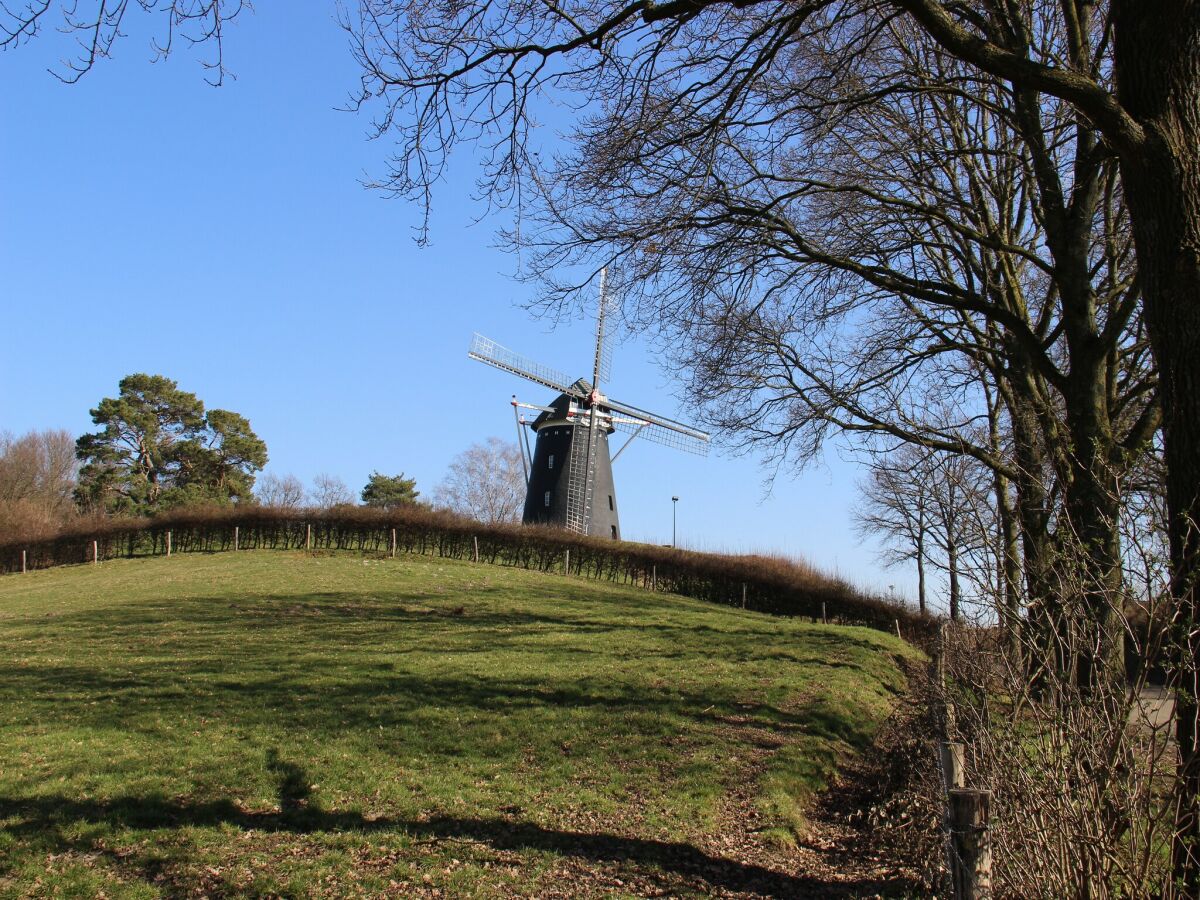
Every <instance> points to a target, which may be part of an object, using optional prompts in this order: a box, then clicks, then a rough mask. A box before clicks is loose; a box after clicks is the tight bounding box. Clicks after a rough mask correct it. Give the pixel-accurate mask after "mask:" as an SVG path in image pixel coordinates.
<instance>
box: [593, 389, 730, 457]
mask: <svg viewBox="0 0 1200 900" xmlns="http://www.w3.org/2000/svg"><path fill="white" fill-rule="evenodd" d="M604 405H605V407H606V408H607V409H609V410H611V411H612V412H614V413H616V415H614V416H613V418H612V422H613V427H614V428H617V429H619V430H620V431H628V432H633V433H636V434H637V435H638V437H642V438H645V439H646V440H648V441H653V442H654V443H656V444H663V445H664V446H667V447H674V448H675V449H676V450H684V451H686V452H688V453H695V454H696V455H697V456H708V440H709V439H708V435H707V434H705V433H704V432H703V431H699V430H697V429H695V428H692V427H690V426H688V425H684V424H683V423H682V422H676V421H675V420H674V419H668V418H665V417H663V416H659V415H656V414H654V413H652V412H647V411H646V410H644V409H638V408H637V407H636V406H630V405H628V404H626V403H618V402H616V401H614V400H605V401H604Z"/></svg>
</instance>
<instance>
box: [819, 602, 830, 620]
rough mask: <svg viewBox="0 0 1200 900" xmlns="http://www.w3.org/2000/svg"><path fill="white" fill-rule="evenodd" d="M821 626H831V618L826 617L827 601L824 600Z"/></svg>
mask: <svg viewBox="0 0 1200 900" xmlns="http://www.w3.org/2000/svg"><path fill="white" fill-rule="evenodd" d="M821 624H822V625H828V624H829V618H828V616H826V615H825V601H824V600H822V601H821Z"/></svg>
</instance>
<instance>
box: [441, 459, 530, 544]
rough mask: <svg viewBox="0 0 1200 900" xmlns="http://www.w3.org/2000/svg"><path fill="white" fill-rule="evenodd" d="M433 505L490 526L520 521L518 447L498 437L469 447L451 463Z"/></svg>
mask: <svg viewBox="0 0 1200 900" xmlns="http://www.w3.org/2000/svg"><path fill="white" fill-rule="evenodd" d="M433 502H434V505H435V506H439V507H442V508H444V509H449V510H452V511H454V512H456V513H459V514H461V515H464V516H470V517H471V518H473V519H478V520H479V521H481V522H486V523H488V524H489V525H493V524H498V523H502V522H519V521H520V520H521V510H522V507H523V506H524V503H525V472H524V468H523V466H522V464H521V448H520V447H518V446H517V445H516V444H513V443H510V442H508V441H505V440H502V439H501V438H498V437H490V438H488V439H487V441H485V442H484V443H481V444H472V445H471V446H470V447H468V448H467V449H466V450H464V451H463V452H462V453H460V454H458V456H456V457H454V459H453V460H451V461H450V466H449V469H448V470H447V473H446V477H445V479H443V480H442V482H441V484H439V485H438V486H437V488H436V489H435V490H434V494H433Z"/></svg>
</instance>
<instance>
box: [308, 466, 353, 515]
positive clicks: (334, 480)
mask: <svg viewBox="0 0 1200 900" xmlns="http://www.w3.org/2000/svg"><path fill="white" fill-rule="evenodd" d="M309 502H310V503H311V504H312V505H313V506H315V507H316V508H317V509H333V508H334V507H335V506H347V505H350V504H353V503H354V494H353V493H351V491H350V488H349V487H348V486H347V484H346V482H344V481H342V479H340V478H338V477H337V476H336V475H330V474H329V473H328V472H322V473H320V474H319V475H317V476H316V477H315V478H313V486H312V491H310V493H309Z"/></svg>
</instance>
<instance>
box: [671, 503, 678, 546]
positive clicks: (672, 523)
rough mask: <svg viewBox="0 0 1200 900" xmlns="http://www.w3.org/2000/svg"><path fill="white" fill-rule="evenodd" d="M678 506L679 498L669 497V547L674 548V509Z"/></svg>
mask: <svg viewBox="0 0 1200 900" xmlns="http://www.w3.org/2000/svg"><path fill="white" fill-rule="evenodd" d="M678 508H679V498H678V497H672V498H671V548H672V549H674V548H675V510H676V509H678Z"/></svg>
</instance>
